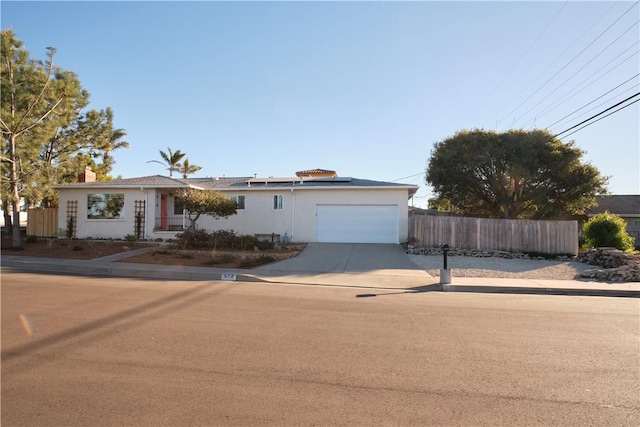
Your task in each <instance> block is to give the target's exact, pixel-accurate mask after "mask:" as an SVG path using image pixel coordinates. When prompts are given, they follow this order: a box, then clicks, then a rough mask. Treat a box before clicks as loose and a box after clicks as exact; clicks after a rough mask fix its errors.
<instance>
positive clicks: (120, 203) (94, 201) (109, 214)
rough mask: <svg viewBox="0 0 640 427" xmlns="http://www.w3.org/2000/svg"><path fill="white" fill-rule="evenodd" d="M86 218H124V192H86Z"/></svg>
mask: <svg viewBox="0 0 640 427" xmlns="http://www.w3.org/2000/svg"><path fill="white" fill-rule="evenodd" d="M87 219H124V194H123V193H115V194H110V193H96V194H88V195H87Z"/></svg>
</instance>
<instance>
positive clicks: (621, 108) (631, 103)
mask: <svg viewBox="0 0 640 427" xmlns="http://www.w3.org/2000/svg"><path fill="white" fill-rule="evenodd" d="M638 101H640V99H636V100H635V101H633V102H630V103H629V104H627V105H625V106H623V107H620V108H618V109H617V110H616V111H612V112H610V113H609V114H607V115H606V116H602V117H600V118H599V119H598V120H594V121H592V122H591V123H587V124H586V125H584V126H582V127H581V128H580V129H576V130H574V131H573V132H571V133H569V134H567V135H565V136H563V138H566V137H568V136H569V135H573V134H574V133H576V132H578V131H581V130H582V129H584V128H586V127H587V126H591V125H592V124H594V123H596V122H599V121H600V120H602V119H604V118H607V117H609V116H610V115H612V114H615V113H617V112H618V111H620V110H624V109H625V108H627V107H630V106H632V105H633V104H635V103H636V102H638Z"/></svg>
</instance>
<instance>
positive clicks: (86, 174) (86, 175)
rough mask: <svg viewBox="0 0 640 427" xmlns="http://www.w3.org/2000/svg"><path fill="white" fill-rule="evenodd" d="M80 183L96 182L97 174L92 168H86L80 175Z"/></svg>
mask: <svg viewBox="0 0 640 427" xmlns="http://www.w3.org/2000/svg"><path fill="white" fill-rule="evenodd" d="M78 182H96V173H95V172H94V171H92V170H91V167H90V166H85V168H84V170H83V171H82V172H80V173H79V174H78Z"/></svg>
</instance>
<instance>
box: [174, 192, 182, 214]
mask: <svg viewBox="0 0 640 427" xmlns="http://www.w3.org/2000/svg"><path fill="white" fill-rule="evenodd" d="M183 212H184V200H183V199H182V198H180V197H178V196H176V197H174V198H173V214H174V215H182V213H183Z"/></svg>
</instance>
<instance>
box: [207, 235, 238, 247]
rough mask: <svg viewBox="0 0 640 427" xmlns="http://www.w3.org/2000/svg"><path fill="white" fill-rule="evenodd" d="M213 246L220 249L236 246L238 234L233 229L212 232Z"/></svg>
mask: <svg viewBox="0 0 640 427" xmlns="http://www.w3.org/2000/svg"><path fill="white" fill-rule="evenodd" d="M211 240H212V241H213V247H215V248H220V249H233V248H235V247H236V242H237V240H238V235H237V234H236V232H235V231H233V230H217V231H214V232H212V233H211Z"/></svg>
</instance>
